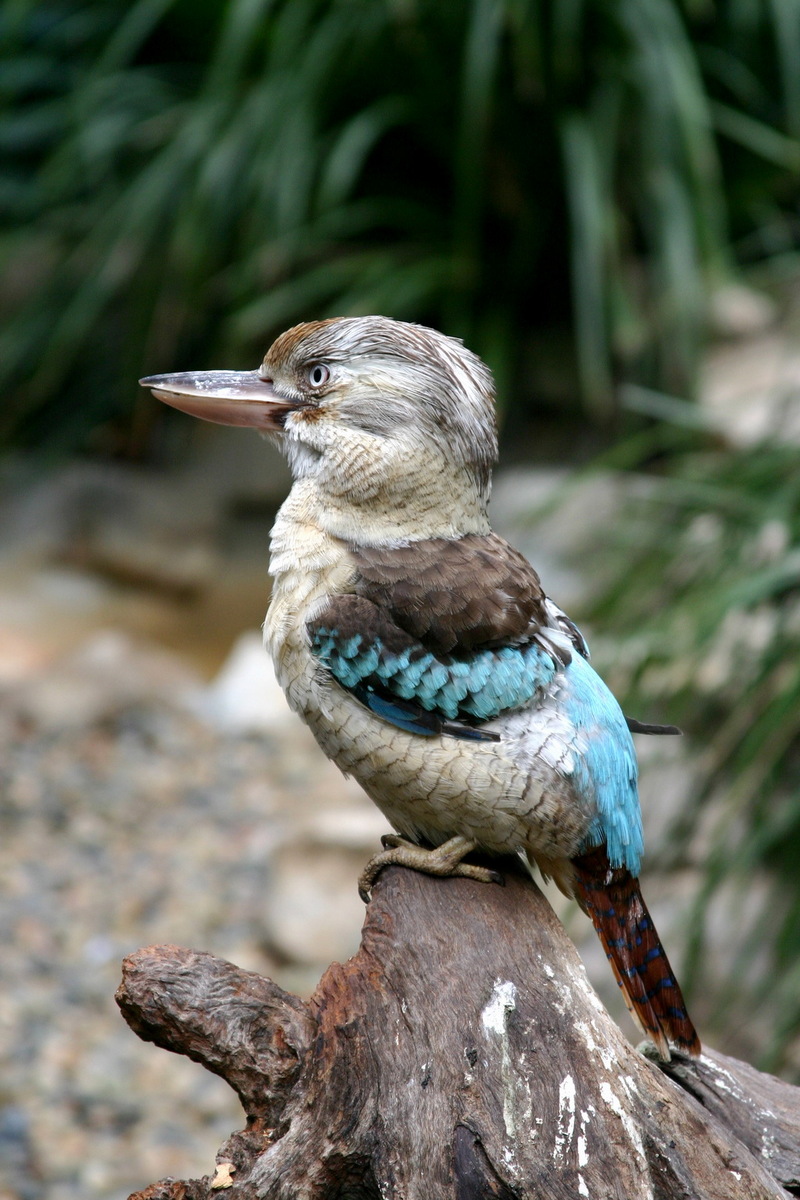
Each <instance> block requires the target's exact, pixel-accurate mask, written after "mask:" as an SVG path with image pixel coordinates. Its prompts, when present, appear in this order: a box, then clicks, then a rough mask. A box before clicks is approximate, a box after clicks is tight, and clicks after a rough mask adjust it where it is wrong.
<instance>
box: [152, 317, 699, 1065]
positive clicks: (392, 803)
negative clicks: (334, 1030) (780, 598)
mask: <svg viewBox="0 0 800 1200" xmlns="http://www.w3.org/2000/svg"><path fill="white" fill-rule="evenodd" d="M140 383H141V384H142V385H143V386H145V387H147V388H150V389H151V390H152V392H153V394H154V395H155V396H156V397H157V398H159V399H160V400H163V401H165V402H166V403H167V404H169V405H171V406H172V407H174V408H177V409H180V410H182V411H183V412H185V413H188V414H190V415H193V416H197V417H201V418H203V419H206V420H209V421H213V422H217V423H221V424H226V425H241V426H246V427H251V428H255V429H257V430H259V431H260V432H261V433H262V434H265V435H267V436H268V437H269V438H270V439H272V440H273V441H275V442H276V443H277V444H278V446H279V447H280V449H281V450H282V451H283V453H284V454H285V456H286V458H287V460H288V464H289V467H290V470H291V475H292V480H293V482H292V486H291V489H290V491H289V494H288V497H287V498H286V500H285V501H284V503H283V504H282V506H281V508H280V510H279V512H278V514H277V516H276V519H275V523H274V527H273V529H272V533H271V538H270V568H269V569H270V574H271V576H272V594H271V599H270V604H269V608H268V611H267V616H266V620H265V623H264V640H265V645H266V647H267V649H268V651H269V652H270V654H271V655H272V659H273V662H274V666H275V672H276V676H277V678H278V681H279V683H280V685H281V687H282V688H283V690H284V692H285V695H286V697H287V699H288V702H289V705H290V706H291V708H292V709H294V710H295V712H296V713H298V714H299V716H300V717H301V718H302V719H303V720H304V721H305V723H306V724H307V725H308V726H309V728H310V729H311V731H312V733H313V734H314V737H315V738H316V740H317V742H318V743H319V745H320V747H321V748H322V750H323V751H324V753H325V754H326V755H327V756H328V757H329V758H330V759H332V760H333V762H334V763H336V764H337V766H338V767H339V768H340V769H341V770H342V771H343V772H345V773H346V774H348V775H351V776H353V777H354V778H355V779H356V780H357V781H358V783H359V784H360V785H361V787H362V788H363V789H364V790H365V791H366V792H367V794H368V795H369V796H370V797H371V799H372V800H373V801H374V802H375V804H376V805H377V806H378V808H379V809H380V810H381V811H382V812H383V813H384V814H385V816H386V817H387V819H388V821H389V823H390V824H391V826H392V828H393V829H394V830H395V831H396V832H395V833H393V834H390V835H387V836H386V837H385V838H384V842H383V850H382V851H381V852H380V853H378V854H376V855H375V856H374V857H373V858H372V859H371V861H370V862H369V864H368V865H367V867H366V868H365V870H364V872H363V873H362V876H361V879H360V883H359V890H360V892H361V894H362V897H363V898H364V899H368V897H369V895H370V892H371V888H372V885H373V884H374V882H375V880H376V878H377V876H378V873H379V872H380V871H381V870H382V869H383V868H384V867H385V866H387V865H390V864H399V865H401V866H406V867H410V868H412V869H416V870H421V871H425V872H429V873H431V874H434V875H440V876H450V875H453V876H466V877H468V878H472V879H476V880H480V881H482V882H484V883H492V882H501V881H502V876H501V875H500V874H499V873H498V872H497V871H496V870H495V869H494V868H493V867H492V866H487V865H485V862H486V857H488V859H489V862H491V859H492V857H494V856H507V855H510V854H516V855H518V856H519V857H520V858H522V859H523V861H524V862H525V863H526V864H527V865H528V866H529V867H530V869H531V870H533V868H534V867H538V869H539V870H540V872H541V873H542V875H543V876H544V877H545V878H552V879H554V880H555V882H556V883H557V885H558V886H559V887H560V888H561V890H562V891H563V892H564V893H565V894H566V895H568V896H570V897H574V898H575V899H576V900H577V902H578V904H579V905H580V907H581V908H582V909H583V910H584V911H585V913H586V914H587V915H588V916H589V918H590V919H591V921H592V923H593V925H594V927H595V930H596V932H597V934H598V936H599V938H600V941H601V943H602V945H603V947H604V949H605V952H606V955H607V957H608V959H609V962H610V964H611V967H612V970H613V972H614V974H615V976H616V979H617V982H618V984H619V985H620V988H621V990H622V994H623V997H624V999H625V1002H626V1004H627V1006H628V1008H629V1010H630V1012H631V1014H632V1015H633V1017H634V1019H635V1020H636V1022H637V1023H638V1024H639V1026H640V1027H641V1029H642V1030H643V1031H644V1033H645V1034H646V1036H648V1037H649V1038H650V1039H651V1040H652V1041H653V1042H654V1043H655V1047H656V1051H657V1053H658V1055H659V1056H660V1057H661V1058H662V1059H664V1060H669V1058H670V1057H671V1049H670V1047H673V1048H674V1049H675V1050H676V1051H677V1052H678V1053H683V1054H686V1055H688V1056H690V1057H696V1056H697V1055H699V1054H700V1053H701V1045H700V1040H699V1038H698V1035H697V1032H696V1030H695V1027H694V1025H693V1023H692V1021H691V1019H690V1017H689V1015H688V1012H687V1009H686V1004H685V1001H684V998H683V995H682V993H681V989H680V986H679V984H678V982H677V980H676V978H675V975H674V973H673V971H672V969H671V967H670V965H669V961H668V959H667V956H666V953H665V951H664V948H663V946H662V944H661V941H660V938H659V936H658V933H657V931H656V929H655V926H654V924H653V921H652V918H651V917H650V914H649V912H648V910H647V907H646V905H645V902H644V899H643V897H642V893H641V889H640V886H639V871H640V864H641V858H642V853H643V836H642V820H641V809H640V803H639V797H638V785H637V774H638V771H637V759H636V752H635V749H634V744H633V739H632V736H631V735H632V732H654V733H657V732H674V730H673V729H672V727H660V726H654V725H648V724H644V723H641V722H638V721H635V720H630V719H628V718H626V717H625V716H624V714H623V712H622V710H621V708H620V706H619V704H618V703H617V701H616V699H615V698H614V696H613V695H612V693H611V692H610V690H609V689H608V687H607V686H606V684H605V683H604V682H603V681H602V679H601V678H600V676H599V675H598V674H597V673H596V672H595V670H594V668H593V667H592V665H591V663H590V660H589V651H588V647H587V644H586V641H585V640H584V638H583V636H582V634H581V633H580V631H579V629H578V628H577V626H576V625H575V624H574V623H573V622H572V621H571V620H570V618H569V617H568V616H567V615H566V614H565V613H564V612H563V611H562V610H561V609H560V608H559V607H558V605H557V604H556V603H555V602H554V601H553V600H551V599H550V597H549V596H547V594H546V593H545V591H544V589H543V587H542V584H541V582H540V579H539V576H538V574H537V573H536V571H535V570H534V568H533V567H532V566H531V565H530V563H529V562H528V561H527V559H526V558H525V557H524V556H523V555H522V554H521V553H520V552H519V551H518V550H516V549H514V547H512V546H511V545H510V544H509V543H508V542H507V541H506V540H504V539H503V538H502V537H500V536H499V535H498V534H497V533H495V532H494V531H493V529H492V527H491V525H490V522H489V514H488V506H489V496H490V490H491V479H492V469H493V467H494V464H495V461H496V458H497V425H496V416H495V387H494V382H493V378H492V375H491V372H490V371H489V369H488V367H487V366H486V365H485V364H484V362H483V361H482V360H481V359H480V358H479V357H478V356H477V355H476V354H474V353H472V352H471V351H470V350H468V349H467V348H466V347H465V346H464V344H463V343H462V341H461V340H460V339H457V338H454V337H451V336H448V335H446V334H444V333H441V332H439V331H437V330H434V329H430V328H427V327H425V326H422V325H418V324H413V323H410V322H405V321H398V320H394V319H391V318H388V317H382V316H356V317H336V318H329V319H325V320H318V321H309V322H305V323H303V324H300V325H296V326H293V327H292V328H291V329H288V330H287V331H286V332H284V333H282V334H281V335H280V336H279V337H278V338H277V339H276V340H275V341H274V342H273V344H272V346H271V347H270V349H269V350H268V352H267V354H266V356H265V357H264V359H263V362H262V363H261V366H260V367H259V368H258V370H256V371H205V372H179V373H174V374H165V375H155V376H148V377H146V378H144V379H142V380H140ZM475 851H477V852H479V853H480V855H482V856H486V857H483V858H482V861H481V862H474V861H470V859H469V857H468V856H470V855H472V853H473V852H475Z"/></svg>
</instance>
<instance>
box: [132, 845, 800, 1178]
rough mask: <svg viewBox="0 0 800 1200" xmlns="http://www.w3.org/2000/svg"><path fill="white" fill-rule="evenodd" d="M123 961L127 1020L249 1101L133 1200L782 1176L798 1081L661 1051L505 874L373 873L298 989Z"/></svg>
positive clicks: (214, 969)
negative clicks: (204, 1146)
mask: <svg viewBox="0 0 800 1200" xmlns="http://www.w3.org/2000/svg"><path fill="white" fill-rule="evenodd" d="M125 972H126V973H125V979H124V980H123V984H122V987H121V989H120V995H119V998H120V1003H121V1005H122V1007H123V1012H124V1013H125V1016H126V1019H128V1021H129V1022H130V1023H131V1024H132V1026H133V1027H134V1028H135V1029H136V1030H137V1032H139V1033H140V1034H141V1035H142V1036H144V1037H146V1038H148V1039H149V1040H151V1041H156V1042H157V1043H158V1044H159V1045H162V1046H167V1047H168V1048H170V1049H172V1050H175V1051H177V1052H179V1053H185V1054H188V1055H189V1056H190V1057H192V1058H194V1059H196V1060H197V1061H200V1062H204V1063H205V1064H206V1065H207V1066H208V1067H209V1069H211V1070H214V1071H216V1072H217V1073H218V1074H221V1075H223V1077H225V1078H227V1079H228V1081H229V1082H230V1083H231V1086H232V1087H234V1088H235V1090H236V1091H237V1092H238V1094H239V1096H240V1097H241V1099H242V1103H243V1105H244V1107H245V1111H246V1114H247V1126H246V1128H245V1129H244V1130H243V1131H242V1132H240V1133H237V1134H234V1135H232V1137H231V1138H230V1139H229V1140H228V1142H226V1144H225V1145H224V1146H223V1147H222V1148H221V1150H220V1152H219V1155H218V1162H219V1164H220V1167H219V1170H218V1174H217V1177H216V1179H203V1180H194V1181H189V1182H178V1181H165V1182H164V1183H162V1184H159V1185H154V1188H150V1189H147V1190H146V1191H144V1192H140V1193H138V1194H137V1200H144V1198H145V1197H148V1198H150V1200H156V1198H158V1200H179V1198H181V1197H183V1198H186V1200H201V1198H202V1200H208V1198H209V1197H211V1196H212V1195H213V1194H219V1192H221V1191H224V1192H225V1194H226V1195H227V1196H230V1197H231V1200H233V1198H234V1197H235V1198H236V1200H243V1198H247V1200H251V1198H252V1200H256V1198H259V1200H260V1198H262V1197H263V1198H266V1197H271V1198H275V1200H289V1198H290V1197H291V1198H292V1200H312V1198H317V1197H319V1198H325V1200H328V1198H330V1200H345V1198H347V1200H389V1198H392V1200H438V1198H439V1197H442V1198H444V1197H448V1198H449V1197H456V1198H458V1200H483V1198H488V1197H494V1198H500V1200H512V1198H513V1200H526V1198H530V1200H533V1198H534V1197H535V1198H537V1200H540V1198H543V1197H546V1198H547V1200H575V1198H576V1197H582V1196H587V1197H590V1198H591V1200H612V1197H613V1198H614V1200H679V1198H680V1200H689V1198H692V1200H767V1198H769V1200H776V1198H777V1197H783V1198H784V1200H785V1197H786V1196H787V1194H789V1193H787V1192H786V1191H785V1190H784V1188H785V1187H787V1186H788V1187H792V1186H794V1183H795V1182H796V1180H797V1172H798V1168H799V1167H800V1120H798V1114H799V1113H800V1103H799V1101H800V1090H798V1089H795V1088H791V1087H789V1086H788V1085H786V1084H782V1083H780V1082H779V1081H777V1080H773V1079H772V1078H771V1077H770V1076H765V1075H761V1074H760V1073H758V1072H756V1071H754V1070H753V1068H750V1067H745V1066H744V1065H743V1064H739V1063H736V1061H735V1060H733V1059H727V1058H726V1057H725V1056H724V1055H719V1054H715V1053H710V1054H704V1055H703V1057H702V1058H701V1059H699V1060H698V1061H697V1062H694V1063H690V1062H689V1061H688V1060H683V1061H676V1062H673V1064H671V1065H670V1067H669V1071H670V1075H667V1074H666V1073H665V1072H664V1071H662V1070H660V1069H659V1067H658V1066H657V1065H656V1064H654V1063H653V1062H651V1061H650V1060H649V1059H648V1058H647V1057H646V1056H645V1055H643V1054H641V1053H639V1052H638V1051H637V1050H635V1049H634V1048H633V1047H632V1046H630V1045H629V1043H628V1042H627V1041H626V1040H625V1039H624V1038H623V1036H622V1034H621V1033H620V1032H619V1031H618V1029H617V1028H616V1026H615V1025H614V1023H613V1022H612V1021H611V1019H610V1018H609V1016H608V1015H607V1013H606V1012H605V1010H604V1009H603V1007H602V1005H601V1004H600V1002H599V1001H598V999H597V997H596V996H595V994H594V992H593V991H592V989H591V987H590V986H589V984H588V982H587V979H586V976H585V972H584V970H583V967H582V965H581V963H580V961H579V959H578V957H577V954H576V952H575V950H574V948H573V946H572V944H571V942H570V941H569V939H568V938H567V937H566V934H565V933H564V931H563V929H562V927H561V925H560V924H559V922H558V921H557V919H556V918H555V916H554V914H553V913H552V910H551V909H550V907H549V905H548V904H547V902H546V901H545V900H544V898H543V897H542V896H541V893H540V892H539V891H538V889H537V888H536V887H535V885H534V884H533V883H532V882H531V881H530V880H528V879H525V878H522V877H520V876H518V875H516V874H514V873H511V872H509V873H508V875H507V878H506V886H505V887H497V886H494V885H487V884H481V883H476V882H474V881H472V880H467V879H435V878H432V877H431V876H426V875H421V874H417V873H415V872H412V871H408V870H405V869H401V868H396V867H395V868H389V869H387V870H385V871H384V872H383V873H382V875H381V877H380V878H379V880H378V882H377V884H376V887H375V890H374V893H373V900H372V902H371V903H370V905H369V907H368V909H367V916H366V921H365V925H364V931H363V939H362V945H361V948H360V950H359V952H358V953H357V954H356V955H355V956H354V957H353V958H352V959H350V960H349V961H348V962H347V963H344V964H338V963H335V964H333V965H332V966H331V967H330V968H329V969H328V971H327V972H326V973H325V975H324V976H323V978H322V980H321V981H320V985H319V987H318V989H317V991H316V993H315V994H314V996H313V997H312V998H311V1000H310V1001H309V1002H308V1003H307V1004H302V1003H301V1002H300V1001H299V1000H298V999H297V998H296V997H292V996H290V995H289V994H288V993H285V992H282V991H281V989H279V988H277V987H276V986H275V985H274V984H272V983H270V982H269V981H268V980H259V977H257V976H253V975H251V974H249V973H248V972H244V971H238V970H237V968H235V967H233V966H232V965H231V964H230V963H223V962H221V961H220V960H218V959H214V958H212V957H211V956H209V955H202V954H197V953H196V952H193V951H186V950H177V949H176V948H174V947H162V948H151V949H149V950H147V951H142V952H139V953H138V954H137V955H133V956H131V957H130V958H129V959H128V960H126V967H125ZM768 1112H769V1113H772V1114H773V1117H774V1120H772V1121H771V1122H770V1119H769V1118H766V1117H765V1114H766V1113H768ZM765 1121H766V1126H767V1127H768V1128H769V1129H770V1131H771V1140H770V1139H767V1140H766V1141H765ZM154 1189H155V1190H154Z"/></svg>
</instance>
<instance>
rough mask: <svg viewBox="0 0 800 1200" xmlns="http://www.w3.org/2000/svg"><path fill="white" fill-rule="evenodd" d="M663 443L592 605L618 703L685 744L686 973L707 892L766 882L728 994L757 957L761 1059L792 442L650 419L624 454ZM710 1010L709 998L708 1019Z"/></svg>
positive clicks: (783, 951)
mask: <svg viewBox="0 0 800 1200" xmlns="http://www.w3.org/2000/svg"><path fill="white" fill-rule="evenodd" d="M665 442H666V444H667V446H668V447H669V450H670V453H669V455H668V457H667V459H666V466H665V467H664V468H663V472H662V474H661V475H660V477H659V476H656V478H652V477H651V478H650V479H648V481H647V485H646V486H645V487H644V489H643V492H642V494H641V495H640V498H639V499H638V500H637V501H636V502H635V503H634V504H633V505H632V507H631V509H630V511H628V512H627V513H626V515H625V519H624V520H623V521H621V522H619V523H618V524H617V526H616V527H615V531H614V534H613V538H614V543H613V545H612V546H611V547H608V546H607V547H605V554H606V555H610V556H611V558H612V560H613V569H612V571H611V573H610V577H611V582H610V584H609V585H608V586H607V588H606V589H605V591H604V593H603V595H602V596H601V597H600V598H599V599H598V602H597V606H596V609H595V611H594V613H593V616H594V618H595V619H596V621H597V624H598V627H601V628H602V629H603V631H604V633H605V632H606V631H609V632H610V634H611V636H612V638H613V640H614V644H615V652H614V658H615V661H614V664H613V665H612V666H611V668H610V671H609V672H608V674H609V676H612V677H613V682H614V686H615V689H616V691H617V694H618V695H619V696H621V697H625V702H626V703H627V704H628V705H629V706H631V711H643V712H653V711H656V712H660V713H662V714H663V715H664V716H665V718H666V719H668V720H671V721H674V722H676V723H677V724H678V725H680V726H681V727H682V728H683V729H684V731H685V732H686V735H687V736H688V737H689V738H691V739H692V740H693V741H694V743H695V745H696V747H697V748H698V750H700V751H701V759H700V766H701V778H700V786H699V788H698V790H697V791H695V792H694V794H693V795H692V796H691V797H690V798H688V797H687V804H688V807H687V808H686V810H685V811H684V812H683V814H682V816H681V819H680V821H679V824H678V827H677V828H676V829H675V831H674V833H675V835H676V836H675V838H674V839H673V841H672V843H671V848H672V853H673V854H674V855H675V856H676V861H685V860H686V855H687V853H688V852H689V846H690V840H691V838H692V836H694V835H696V834H697V832H698V829H699V828H700V827H702V829H703V845H704V851H703V862H702V871H703V884H702V887H701V889H700V891H699V893H698V895H697V897H696V900H695V908H694V911H693V914H692V918H691V920H690V922H689V928H690V929H691V931H692V932H691V942H690V958H689V970H688V973H687V980H688V982H689V985H690V986H691V985H692V984H694V986H696V987H697V986H699V985H700V983H701V982H702V981H703V978H704V961H705V958H706V955H707V953H708V951H709V949H710V947H709V931H708V928H707V921H708V916H709V904H710V901H711V900H712V898H713V897H714V896H715V895H716V893H717V892H718V890H719V889H720V888H722V887H723V885H724V886H725V887H726V888H727V889H728V892H729V893H730V892H731V891H733V894H739V895H742V896H747V895H748V894H752V895H753V897H755V896H756V895H758V894H759V893H758V890H757V886H756V885H755V884H754V881H761V880H767V881H768V884H767V887H766V890H765V891H764V893H763V895H762V896H761V903H762V908H761V910H760V912H759V918H758V920H757V921H756V924H755V929H756V932H755V933H754V935H753V936H751V937H745V936H744V933H743V936H742V944H741V946H740V947H739V950H738V955H737V958H736V962H735V970H734V973H733V976H732V978H731V981H730V988H729V992H728V998H729V1000H734V999H735V998H736V997H737V996H738V994H739V989H738V986H737V985H738V980H739V978H740V977H741V976H742V975H743V974H744V973H745V971H746V969H747V967H748V965H749V964H751V963H752V962H753V961H754V960H755V961H759V960H761V961H762V968H763V969H762V975H761V980H762V981H761V983H760V985H759V988H760V992H759V998H760V999H761V1000H763V1001H765V1002H766V1001H768V1002H769V1004H770V1011H771V1012H774V1013H777V1014H779V1016H778V1018H777V1025H776V1027H775V1029H774V1036H773V1044H772V1046H771V1047H770V1048H769V1050H768V1058H767V1065H768V1066H770V1067H772V1068H773V1069H774V1068H775V1067H776V1066H777V1065H779V1063H780V1062H781V1056H782V1053H783V1052H784V1050H785V1049H786V1046H787V1044H788V1043H789V1041H790V1040H791V1039H792V1038H793V1037H796V1035H797V1033H798V1031H800V987H798V983H799V982H800V968H798V963H800V920H798V918H800V887H798V873H797V863H798V861H800V805H798V802H797V796H798V790H800V472H798V469H797V463H798V448H797V446H796V445H784V444H779V443H777V442H767V443H764V444H762V445H759V446H755V447H752V448H747V449H736V448H733V449H731V448H730V447H721V446H720V445H719V444H718V443H714V442H713V441H711V440H710V439H708V438H706V439H703V438H702V436H698V434H696V433H694V434H692V433H690V432H688V431H686V430H684V431H681V430H679V429H676V428H675V427H672V428H669V427H663V426H662V427H659V428H657V429H656V430H655V431H653V432H651V433H650V434H648V435H645V436H644V438H643V439H642V442H640V444H639V445H638V446H637V447H636V448H635V449H634V450H633V454H634V455H635V456H638V455H641V454H642V453H643V452H645V451H647V452H650V453H652V452H654V451H662V450H663V449H664V448H665ZM616 454H617V458H619V451H617V452H616ZM606 565H607V564H606ZM631 631H634V632H633V633H632V632H631ZM634 706H635V707H634ZM754 888H755V890H754ZM765 958H766V961H765V962H764V961H763V960H764V959H765ZM757 992H758V989H757ZM726 1015H729V1014H726V1012H725V1004H724V1003H722V1004H720V1006H719V1010H718V1012H717V1014H716V1019H717V1020H718V1021H719V1022H720V1023H721V1024H722V1023H724V1019H725V1016H726Z"/></svg>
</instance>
